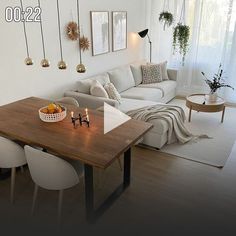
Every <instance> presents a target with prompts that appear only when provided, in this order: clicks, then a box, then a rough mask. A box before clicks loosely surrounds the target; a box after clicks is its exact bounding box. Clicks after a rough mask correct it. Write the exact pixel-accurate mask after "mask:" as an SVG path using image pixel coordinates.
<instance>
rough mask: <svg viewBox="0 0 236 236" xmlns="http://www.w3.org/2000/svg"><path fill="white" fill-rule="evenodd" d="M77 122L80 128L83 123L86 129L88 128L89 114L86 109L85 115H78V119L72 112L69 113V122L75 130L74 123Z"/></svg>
mask: <svg viewBox="0 0 236 236" xmlns="http://www.w3.org/2000/svg"><path fill="white" fill-rule="evenodd" d="M77 120H78V121H79V123H80V126H82V125H83V123H86V124H87V126H88V128H89V126H90V120H89V114H88V109H87V108H86V109H85V115H81V114H79V116H78V117H75V116H74V112H73V111H72V112H71V121H72V124H73V126H74V128H76V121H77Z"/></svg>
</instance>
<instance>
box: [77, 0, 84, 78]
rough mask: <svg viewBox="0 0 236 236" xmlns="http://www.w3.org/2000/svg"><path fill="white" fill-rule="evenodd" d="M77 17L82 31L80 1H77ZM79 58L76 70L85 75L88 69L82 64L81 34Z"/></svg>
mask: <svg viewBox="0 0 236 236" xmlns="http://www.w3.org/2000/svg"><path fill="white" fill-rule="evenodd" d="M77 15H78V28H79V29H80V27H79V25H80V24H79V23H80V19H79V16H80V7H79V0H77ZM78 40H79V57H80V64H79V65H77V67H76V70H77V72H78V73H85V72H86V68H85V66H84V64H83V63H82V55H81V47H80V32H79V39H78Z"/></svg>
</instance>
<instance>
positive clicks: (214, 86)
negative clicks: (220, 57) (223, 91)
mask: <svg viewBox="0 0 236 236" xmlns="http://www.w3.org/2000/svg"><path fill="white" fill-rule="evenodd" d="M223 73H224V71H223V69H222V65H221V64H220V66H219V70H218V73H217V74H215V76H213V80H210V79H208V78H207V76H206V75H205V73H204V72H201V74H202V75H203V76H204V79H205V82H206V84H207V85H208V86H209V88H210V90H211V93H215V92H216V91H217V90H218V89H219V88H223V87H226V88H231V89H233V90H234V88H233V87H232V86H230V85H228V84H225V83H224V77H223ZM221 81H223V82H221Z"/></svg>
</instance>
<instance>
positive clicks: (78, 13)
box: [77, 0, 82, 64]
mask: <svg viewBox="0 0 236 236" xmlns="http://www.w3.org/2000/svg"><path fill="white" fill-rule="evenodd" d="M77 15H78V29H79V57H80V63H81V64H82V55H81V48H80V27H79V23H80V20H79V15H80V7H79V0H77Z"/></svg>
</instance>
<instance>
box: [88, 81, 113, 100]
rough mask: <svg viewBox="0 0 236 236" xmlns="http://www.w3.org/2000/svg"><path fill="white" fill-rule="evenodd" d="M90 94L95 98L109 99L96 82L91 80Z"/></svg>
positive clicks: (100, 85)
mask: <svg viewBox="0 0 236 236" xmlns="http://www.w3.org/2000/svg"><path fill="white" fill-rule="evenodd" d="M90 94H91V95H93V96H95V97H103V98H109V96H108V94H107V92H106V90H105V89H104V88H103V86H102V84H101V83H100V82H99V81H98V80H93V81H92V83H91V87H90Z"/></svg>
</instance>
